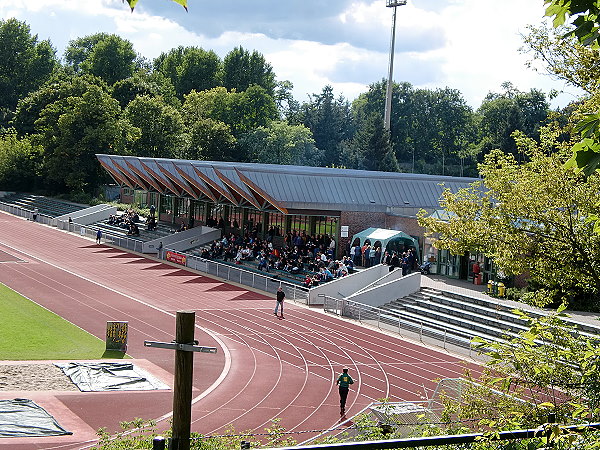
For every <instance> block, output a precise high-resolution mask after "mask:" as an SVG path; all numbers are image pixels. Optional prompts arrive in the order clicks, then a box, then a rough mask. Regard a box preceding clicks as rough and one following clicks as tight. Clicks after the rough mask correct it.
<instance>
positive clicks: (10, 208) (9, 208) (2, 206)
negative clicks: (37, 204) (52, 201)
mask: <svg viewBox="0 0 600 450" xmlns="http://www.w3.org/2000/svg"><path fill="white" fill-rule="evenodd" d="M0 211H5V212H7V213H9V214H12V215H13V216H17V217H25V218H26V219H27V220H33V209H28V208H23V207H22V206H17V205H12V204H10V203H6V202H2V201H0ZM35 221H36V222H39V223H43V224H44V225H52V226H54V223H55V221H56V219H55V218H54V217H52V216H50V215H48V214H41V213H38V214H37V217H36V220H35Z"/></svg>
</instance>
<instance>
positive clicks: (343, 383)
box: [336, 368, 354, 416]
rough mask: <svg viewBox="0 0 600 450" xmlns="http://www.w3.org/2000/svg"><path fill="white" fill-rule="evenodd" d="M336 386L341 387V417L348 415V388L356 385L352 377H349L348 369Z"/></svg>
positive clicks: (339, 378)
mask: <svg viewBox="0 0 600 450" xmlns="http://www.w3.org/2000/svg"><path fill="white" fill-rule="evenodd" d="M336 384H337V385H338V386H339V387H340V416H343V415H344V414H345V413H346V399H347V398H348V387H349V386H350V385H351V384H354V380H353V379H352V377H351V376H350V375H348V369H346V368H344V369H343V373H342V374H341V375H340V376H339V377H338V379H337V381H336Z"/></svg>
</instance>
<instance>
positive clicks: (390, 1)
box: [383, 0, 406, 131]
mask: <svg viewBox="0 0 600 450" xmlns="http://www.w3.org/2000/svg"><path fill="white" fill-rule="evenodd" d="M385 2H386V5H385V6H387V7H388V8H394V14H393V16H392V38H391V42H390V66H389V70H388V79H387V88H386V90H385V114H384V116H383V124H384V127H385V129H386V130H388V131H390V128H391V127H390V122H391V117H392V77H393V74H394V46H395V43H396V7H398V6H404V5H406V0H385Z"/></svg>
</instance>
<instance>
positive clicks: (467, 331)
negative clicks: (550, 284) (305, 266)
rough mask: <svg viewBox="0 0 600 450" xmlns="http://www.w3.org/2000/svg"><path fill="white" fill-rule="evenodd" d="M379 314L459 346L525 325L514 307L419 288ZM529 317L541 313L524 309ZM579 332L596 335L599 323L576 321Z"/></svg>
mask: <svg viewBox="0 0 600 450" xmlns="http://www.w3.org/2000/svg"><path fill="white" fill-rule="evenodd" d="M381 309H382V310H383V314H384V316H385V317H383V319H384V320H385V319H386V317H387V318H388V319H389V320H390V322H392V321H396V322H397V321H400V322H401V323H403V324H404V325H405V327H408V328H411V327H412V328H414V329H419V328H426V329H428V330H431V331H432V333H435V330H437V331H438V332H442V333H443V334H444V336H447V339H448V340H450V341H454V342H456V343H457V344H459V345H463V346H464V344H465V343H466V344H468V343H469V342H470V341H471V339H472V338H473V337H474V336H479V337H481V338H483V339H485V340H488V341H505V340H506V339H507V338H510V337H512V336H516V335H517V334H518V333H519V332H521V331H524V330H526V329H527V328H528V325H527V323H526V322H525V321H524V320H523V319H522V318H521V317H520V316H519V315H517V314H515V313H514V312H513V309H514V307H513V306H509V305H505V304H503V303H501V302H498V301H495V299H494V298H492V297H490V298H489V300H487V299H483V298H479V297H470V296H468V295H464V294H458V293H454V292H446V291H439V290H436V289H432V288H421V290H420V291H418V292H416V293H414V294H411V295H409V296H406V297H403V298H400V299H397V300H394V301H392V302H390V303H387V304H386V305H384V306H382V308H381ZM528 314H529V315H530V316H532V317H539V316H541V315H543V312H541V311H535V310H531V311H529V310H528ZM566 322H567V323H573V324H576V325H577V330H578V333H579V334H580V335H584V336H587V337H595V338H598V337H600V324H599V325H598V326H597V327H595V326H592V325H589V324H585V323H576V322H575V321H571V320H569V319H568V318H567V319H566Z"/></svg>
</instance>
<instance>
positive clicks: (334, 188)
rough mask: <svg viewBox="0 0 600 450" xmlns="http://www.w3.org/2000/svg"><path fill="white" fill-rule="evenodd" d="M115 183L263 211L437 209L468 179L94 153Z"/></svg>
mask: <svg viewBox="0 0 600 450" xmlns="http://www.w3.org/2000/svg"><path fill="white" fill-rule="evenodd" d="M96 157H97V158H98V161H99V162H100V164H101V165H102V167H104V169H105V170H107V171H108V173H109V174H110V175H111V176H112V177H113V179H114V180H115V182H117V184H119V185H121V186H127V187H130V188H134V189H143V190H147V191H154V192H160V193H162V194H167V195H176V196H183V197H188V198H194V199H199V200H205V201H210V202H214V203H224V204H232V205H235V206H246V207H253V208H256V209H259V210H263V211H275V210H278V211H281V212H282V213H284V214H288V213H290V211H298V210H311V211H357V212H360V211H364V212H386V213H388V214H409V215H414V213H416V211H417V210H419V209H421V208H423V209H426V210H430V211H431V210H436V209H439V207H440V205H439V199H440V197H441V195H442V192H443V190H444V189H445V188H449V189H451V190H452V191H454V192H455V191H456V190H458V189H460V188H463V187H467V186H468V185H469V184H470V183H472V182H473V181H475V180H476V179H475V178H463V177H460V178H459V177H448V176H439V175H423V174H409V173H397V172H373V171H367V170H352V169H334V168H325V167H306V166H286V165H275V164H251V163H235V162H221V161H191V160H178V159H163V158H144V157H136V156H116V155H103V154H98V155H96Z"/></svg>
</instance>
